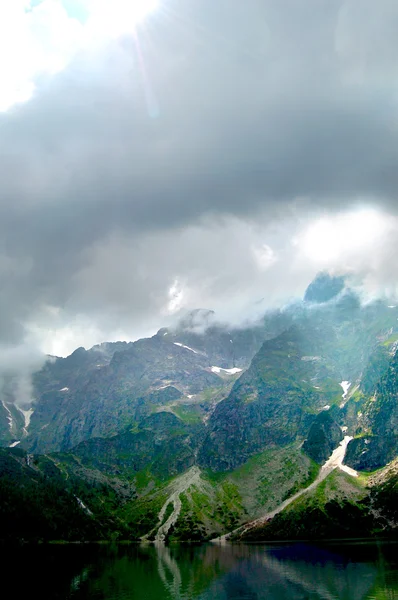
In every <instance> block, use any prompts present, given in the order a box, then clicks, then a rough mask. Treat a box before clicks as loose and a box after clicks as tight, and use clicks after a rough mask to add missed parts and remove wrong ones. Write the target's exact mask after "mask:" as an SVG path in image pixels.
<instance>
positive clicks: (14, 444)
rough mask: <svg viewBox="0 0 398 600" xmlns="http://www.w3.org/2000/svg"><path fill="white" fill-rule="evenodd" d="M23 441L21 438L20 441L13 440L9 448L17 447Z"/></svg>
mask: <svg viewBox="0 0 398 600" xmlns="http://www.w3.org/2000/svg"><path fill="white" fill-rule="evenodd" d="M20 443H21V440H19V441H18V442H13V443H12V444H10V445H9V448H15V446H18V444H20Z"/></svg>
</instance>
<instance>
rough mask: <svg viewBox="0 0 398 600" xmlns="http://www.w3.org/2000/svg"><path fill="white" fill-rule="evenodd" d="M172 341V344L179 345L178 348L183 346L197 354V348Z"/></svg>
mask: <svg viewBox="0 0 398 600" xmlns="http://www.w3.org/2000/svg"><path fill="white" fill-rule="evenodd" d="M173 343H174V346H180V348H185V350H190V351H191V352H193V353H194V354H199V352H198V351H197V350H194V349H193V348H190V347H189V346H185V345H184V344H180V342H173Z"/></svg>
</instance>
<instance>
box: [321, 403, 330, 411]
mask: <svg viewBox="0 0 398 600" xmlns="http://www.w3.org/2000/svg"><path fill="white" fill-rule="evenodd" d="M329 408H330V404H325V406H324V407H323V409H322V410H329Z"/></svg>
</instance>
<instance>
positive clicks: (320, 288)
mask: <svg viewBox="0 0 398 600" xmlns="http://www.w3.org/2000/svg"><path fill="white" fill-rule="evenodd" d="M344 286H345V280H344V277H332V276H331V275H329V273H319V275H317V277H316V278H315V279H314V281H313V282H312V283H310V285H309V286H308V288H307V290H306V292H305V296H304V301H305V302H316V303H317V304H321V303H323V302H328V301H329V300H331V299H332V298H335V297H336V296H337V295H338V294H339V293H340V292H342V291H343V289H344Z"/></svg>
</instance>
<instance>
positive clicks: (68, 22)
mask: <svg viewBox="0 0 398 600" xmlns="http://www.w3.org/2000/svg"><path fill="white" fill-rule="evenodd" d="M82 6H83V7H85V8H86V10H87V11H88V15H89V16H88V19H87V20H86V21H85V22H84V23H83V22H80V21H79V20H78V19H77V18H75V17H72V16H70V15H69V14H68V12H67V9H66V8H65V6H64V4H63V2H62V0H42V1H41V2H39V3H33V2H32V1H31V0H0V112H4V111H7V110H9V109H10V108H12V107H13V106H14V105H16V104H20V103H23V102H27V101H28V100H29V99H30V98H31V97H32V96H33V94H34V92H35V89H36V86H37V85H38V82H39V81H40V79H41V78H43V77H46V76H51V75H54V74H56V73H59V72H60V71H63V70H64V69H65V68H66V67H67V65H68V64H69V63H70V62H71V60H72V59H73V57H74V56H75V55H76V54H77V53H78V52H79V51H81V50H88V49H92V48H98V45H102V44H103V43H106V42H107V41H108V40H110V39H113V38H115V37H119V36H121V35H123V34H126V33H132V32H133V31H134V27H135V25H136V24H137V23H138V22H139V21H140V20H142V18H144V16H145V15H146V14H148V13H149V12H151V11H152V10H154V9H155V8H156V7H157V0H112V2H111V1H110V0H95V1H93V0H85V1H84V2H82Z"/></svg>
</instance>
